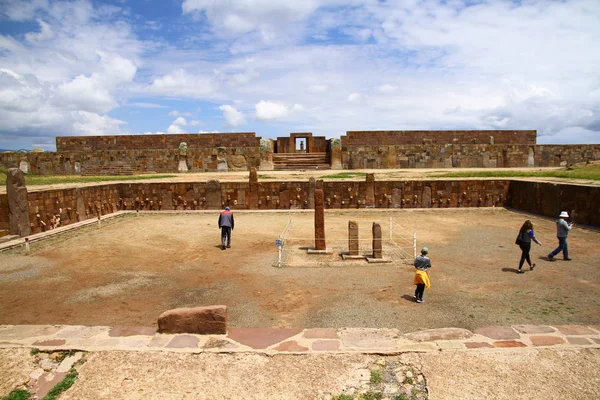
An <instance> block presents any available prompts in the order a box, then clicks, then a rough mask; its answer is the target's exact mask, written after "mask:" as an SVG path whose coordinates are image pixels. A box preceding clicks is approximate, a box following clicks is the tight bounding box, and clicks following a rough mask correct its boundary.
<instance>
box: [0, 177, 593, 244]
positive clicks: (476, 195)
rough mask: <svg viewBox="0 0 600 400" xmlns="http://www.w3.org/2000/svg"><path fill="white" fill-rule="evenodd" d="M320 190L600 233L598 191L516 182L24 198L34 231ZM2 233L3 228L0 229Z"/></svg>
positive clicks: (271, 203)
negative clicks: (543, 219)
mask: <svg viewBox="0 0 600 400" xmlns="http://www.w3.org/2000/svg"><path fill="white" fill-rule="evenodd" d="M315 189H323V191H324V203H325V207H326V208H329V209H357V208H378V209H387V208H457V207H460V208H469V207H490V206H492V205H494V206H497V207H503V206H510V207H513V208H516V209H519V210H523V211H528V212H531V213H535V214H539V215H544V216H548V217H552V218H554V217H556V216H557V215H558V213H559V212H560V211H562V210H566V211H568V212H569V213H570V214H571V215H572V216H573V217H574V220H575V222H576V223H579V224H585V225H593V226H599V227H600V213H598V210H597V208H598V204H600V187H596V186H581V185H569V184H554V183H539V182H530V181H518V180H431V181H430V180H423V181H421V180H419V181H374V180H373V179H372V175H371V176H369V177H368V178H367V179H366V180H365V181H345V182H337V181H325V182H324V181H315V180H310V181H295V182H272V181H264V182H253V181H252V180H250V181H249V182H219V181H209V182H197V183H119V184H106V185H98V186H93V187H84V188H78V189H75V188H73V189H57V190H38V191H32V192H29V193H28V204H29V220H30V222H31V229H32V232H33V233H37V232H40V231H42V230H48V229H51V228H52V226H53V224H56V217H57V216H58V217H59V218H60V225H59V226H62V225H68V224H70V223H73V222H77V221H82V220H85V219H92V218H97V217H98V214H100V215H104V214H109V213H112V212H115V211H117V210H125V209H126V210H154V211H162V210H219V209H221V208H222V207H224V206H226V205H228V206H230V207H231V208H232V209H233V210H234V211H235V210H245V209H258V210H273V209H281V210H286V209H312V208H313V207H314V205H313V204H312V203H313V199H314V191H315ZM8 216H9V214H8V203H7V199H6V195H5V194H3V195H0V229H3V227H7V226H8V218H9V217H8ZM4 229H6V228H4Z"/></svg>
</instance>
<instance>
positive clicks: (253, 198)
mask: <svg viewBox="0 0 600 400" xmlns="http://www.w3.org/2000/svg"><path fill="white" fill-rule="evenodd" d="M248 184H249V186H250V203H249V204H248V208H249V209H250V210H255V209H257V208H258V173H257V172H256V168H254V167H252V168H250V173H249V174H248Z"/></svg>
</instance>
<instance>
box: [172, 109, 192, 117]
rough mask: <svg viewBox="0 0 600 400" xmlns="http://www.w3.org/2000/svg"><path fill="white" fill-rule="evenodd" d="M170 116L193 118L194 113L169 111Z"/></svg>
mask: <svg viewBox="0 0 600 400" xmlns="http://www.w3.org/2000/svg"><path fill="white" fill-rule="evenodd" d="M169 116H170V117H179V116H181V117H191V116H192V113H190V112H180V111H177V110H173V111H169Z"/></svg>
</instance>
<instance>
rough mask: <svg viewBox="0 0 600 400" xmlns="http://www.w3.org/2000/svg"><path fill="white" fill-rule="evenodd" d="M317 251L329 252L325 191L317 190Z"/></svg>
mask: <svg viewBox="0 0 600 400" xmlns="http://www.w3.org/2000/svg"><path fill="white" fill-rule="evenodd" d="M315 250H327V245H326V244H325V209H324V207H323V189H315Z"/></svg>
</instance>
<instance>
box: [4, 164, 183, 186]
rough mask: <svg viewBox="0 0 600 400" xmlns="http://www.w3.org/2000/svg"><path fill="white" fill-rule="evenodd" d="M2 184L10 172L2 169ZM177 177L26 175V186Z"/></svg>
mask: <svg viewBox="0 0 600 400" xmlns="http://www.w3.org/2000/svg"><path fill="white" fill-rule="evenodd" d="M0 173H1V174H3V175H4V176H0V182H1V183H2V184H4V185H6V175H7V173H8V171H7V170H6V169H5V168H0ZM175 176H176V175H152V174H149V175H127V176H80V175H34V174H26V175H25V184H26V185H27V186H40V185H56V184H60V183H94V182H112V181H137V180H151V179H160V178H174V177H175Z"/></svg>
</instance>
